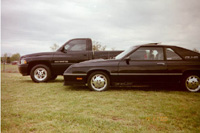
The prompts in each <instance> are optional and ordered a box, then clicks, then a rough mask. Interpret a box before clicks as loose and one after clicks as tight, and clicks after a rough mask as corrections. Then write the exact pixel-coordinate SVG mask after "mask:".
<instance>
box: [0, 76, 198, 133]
mask: <svg viewBox="0 0 200 133" xmlns="http://www.w3.org/2000/svg"><path fill="white" fill-rule="evenodd" d="M1 80H2V81H1V104H2V105H1V131H2V132H13V133H15V132H75V133H76V132H107V133H110V132H147V131H148V132H156V131H160V132H200V93H188V92H184V91H172V90H171V91H167V90H162V89H156V91H155V90H152V89H151V90H148V89H144V88H111V89H109V90H108V91H105V92H93V91H89V90H88V89H87V88H86V87H66V86H63V77H62V76H59V77H58V78H57V79H56V80H55V81H52V82H49V83H33V82H32V81H31V79H30V77H23V76H21V75H20V74H19V73H1Z"/></svg>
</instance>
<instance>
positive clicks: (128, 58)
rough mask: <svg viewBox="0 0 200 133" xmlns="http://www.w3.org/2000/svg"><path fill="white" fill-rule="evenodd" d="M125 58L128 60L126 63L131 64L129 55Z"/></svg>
mask: <svg viewBox="0 0 200 133" xmlns="http://www.w3.org/2000/svg"><path fill="white" fill-rule="evenodd" d="M125 60H126V64H128V65H129V61H130V60H131V58H130V57H129V56H128V57H126V58H125Z"/></svg>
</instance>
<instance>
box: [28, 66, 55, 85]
mask: <svg viewBox="0 0 200 133" xmlns="http://www.w3.org/2000/svg"><path fill="white" fill-rule="evenodd" d="M30 75H31V79H32V80H33V81H34V82H36V83H39V82H46V81H48V80H49V79H50V78H51V71H50V69H49V67H47V66H46V65H42V64H39V65H36V66H34V67H33V68H32V69H31V73H30Z"/></svg>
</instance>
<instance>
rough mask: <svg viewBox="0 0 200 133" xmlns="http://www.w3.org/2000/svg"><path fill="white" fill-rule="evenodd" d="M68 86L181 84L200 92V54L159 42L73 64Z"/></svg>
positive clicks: (66, 75) (66, 77) (100, 87)
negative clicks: (107, 58)
mask: <svg viewBox="0 0 200 133" xmlns="http://www.w3.org/2000/svg"><path fill="white" fill-rule="evenodd" d="M64 80H65V81H64V85H88V87H89V88H90V89H91V90H95V91H104V90H106V89H108V88H109V86H134V85H147V84H156V85H158V84H164V83H167V84H173V83H179V84H180V85H181V86H182V88H183V89H185V90H188V91H190V92H198V91H200V54H199V53H197V52H194V51H191V50H188V49H185V48H181V47H177V46H170V45H159V44H157V43H152V44H145V45H139V46H133V47H131V48H129V49H128V50H126V51H124V52H122V53H121V54H119V55H118V56H116V57H115V59H110V60H104V59H98V60H90V61H85V62H81V63H78V64H74V65H71V66H70V67H69V68H68V69H67V70H66V71H65V72H64Z"/></svg>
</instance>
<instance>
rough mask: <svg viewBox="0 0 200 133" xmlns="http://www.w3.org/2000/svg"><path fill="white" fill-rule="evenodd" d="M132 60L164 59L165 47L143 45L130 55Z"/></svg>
mask: <svg viewBox="0 0 200 133" xmlns="http://www.w3.org/2000/svg"><path fill="white" fill-rule="evenodd" d="M130 59H131V60H164V56H163V48H160V47H141V48H139V49H137V50H136V51H135V52H133V53H132V54H131V55H130Z"/></svg>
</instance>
